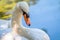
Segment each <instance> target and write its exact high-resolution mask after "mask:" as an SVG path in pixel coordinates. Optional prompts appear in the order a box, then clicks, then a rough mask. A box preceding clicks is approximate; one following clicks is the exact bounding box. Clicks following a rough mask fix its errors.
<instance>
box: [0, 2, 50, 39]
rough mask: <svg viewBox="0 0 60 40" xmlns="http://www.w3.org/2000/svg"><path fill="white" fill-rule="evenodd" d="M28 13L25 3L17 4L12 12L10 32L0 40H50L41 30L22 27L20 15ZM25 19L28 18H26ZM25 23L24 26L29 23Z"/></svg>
mask: <svg viewBox="0 0 60 40" xmlns="http://www.w3.org/2000/svg"><path fill="white" fill-rule="evenodd" d="M22 10H23V11H24V12H23V11H22ZM25 12H26V13H25ZM28 12H29V6H28V4H27V3H26V2H24V1H23V2H19V3H17V5H16V6H15V8H14V10H13V12H12V21H11V27H12V31H11V32H9V33H7V34H6V35H4V36H3V37H2V39H1V40H50V38H49V36H48V34H47V33H45V32H44V31H43V30H41V29H36V28H26V27H24V26H23V25H22V22H21V19H22V15H23V13H24V15H25V14H28ZM25 16H26V15H25ZM25 16H24V17H25ZM27 18H29V17H28V16H27ZM25 19H26V18H25ZM25 21H26V20H25ZM26 22H27V23H26V24H27V25H29V23H30V22H29V21H28V20H27V21H26Z"/></svg>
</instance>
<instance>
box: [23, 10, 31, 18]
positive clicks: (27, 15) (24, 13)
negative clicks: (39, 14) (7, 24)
mask: <svg viewBox="0 0 60 40" xmlns="http://www.w3.org/2000/svg"><path fill="white" fill-rule="evenodd" d="M22 11H23V10H22ZM23 15H26V18H29V17H30V16H29V14H27V13H26V12H25V11H23Z"/></svg>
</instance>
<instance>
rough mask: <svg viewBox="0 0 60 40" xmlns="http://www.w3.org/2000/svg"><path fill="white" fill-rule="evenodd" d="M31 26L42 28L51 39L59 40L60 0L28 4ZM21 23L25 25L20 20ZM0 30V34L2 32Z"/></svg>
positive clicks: (43, 0)
mask: <svg viewBox="0 0 60 40" xmlns="http://www.w3.org/2000/svg"><path fill="white" fill-rule="evenodd" d="M30 16H31V17H30V18H31V26H30V27H31V28H40V29H41V28H44V29H45V30H46V31H47V33H48V34H49V36H50V39H51V40H60V0H40V1H39V2H38V3H37V4H36V5H33V6H30ZM22 22H23V25H24V26H27V25H26V24H25V22H24V20H22ZM7 30H9V29H5V30H3V31H1V30H0V35H1V34H2V33H3V32H6V33H7V32H9V31H10V30H9V31H7Z"/></svg>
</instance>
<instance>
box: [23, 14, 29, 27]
mask: <svg viewBox="0 0 60 40" xmlns="http://www.w3.org/2000/svg"><path fill="white" fill-rule="evenodd" d="M23 16H24V20H25V22H26V24H27V25H28V26H30V18H29V17H27V15H26V14H24V15H23Z"/></svg>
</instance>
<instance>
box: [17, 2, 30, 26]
mask: <svg viewBox="0 0 60 40" xmlns="http://www.w3.org/2000/svg"><path fill="white" fill-rule="evenodd" d="M16 8H18V9H19V10H21V11H22V15H23V16H24V20H25V22H26V24H27V25H28V26H30V18H29V6H28V4H27V3H26V2H25V1H22V2H18V3H17V5H16Z"/></svg>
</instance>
